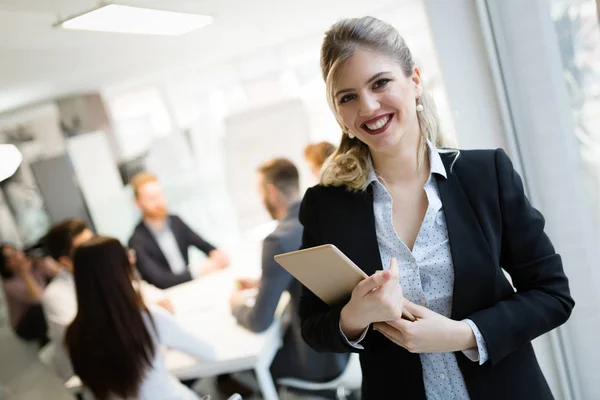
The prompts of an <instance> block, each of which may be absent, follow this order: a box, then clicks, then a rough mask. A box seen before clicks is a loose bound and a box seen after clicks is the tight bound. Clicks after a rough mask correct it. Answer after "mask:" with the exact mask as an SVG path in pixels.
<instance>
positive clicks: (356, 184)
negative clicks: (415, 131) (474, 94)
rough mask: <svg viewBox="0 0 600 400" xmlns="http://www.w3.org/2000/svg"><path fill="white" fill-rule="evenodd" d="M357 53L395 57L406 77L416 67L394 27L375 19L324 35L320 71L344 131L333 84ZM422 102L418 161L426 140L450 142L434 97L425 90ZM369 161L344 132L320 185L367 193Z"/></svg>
mask: <svg viewBox="0 0 600 400" xmlns="http://www.w3.org/2000/svg"><path fill="white" fill-rule="evenodd" d="M357 50H368V51H374V52H378V53H382V54H386V55H388V56H390V57H392V58H393V59H395V60H396V61H398V63H399V64H400V65H401V66H402V71H403V72H404V75H405V76H407V77H409V76H411V75H412V73H413V69H414V67H415V62H414V60H413V57H412V54H411V52H410V49H409V48H408V46H407V44H406V42H405V41H404V39H403V38H402V36H400V34H399V33H398V31H397V30H396V29H395V28H394V27H393V26H391V25H389V24H387V23H385V22H383V21H381V20H379V19H377V18H373V17H363V18H349V19H344V20H342V21H339V22H337V23H335V24H334V25H333V26H332V27H331V28H330V29H329V30H328V31H327V33H326V34H325V40H324V41H323V45H322V46H321V71H322V73H323V79H324V80H325V84H326V87H327V101H328V103H329V107H330V108H331V110H332V111H333V114H334V116H335V118H336V120H337V122H338V124H339V125H340V127H341V128H342V132H344V129H345V128H344V124H343V123H342V121H341V119H340V117H339V114H338V112H337V105H336V101H335V95H334V83H335V82H334V81H335V77H336V74H337V72H338V71H339V69H340V67H341V66H342V65H343V64H344V63H345V62H346V61H348V60H349V59H350V58H351V57H352V56H353V55H354V53H355V52H356V51H357ZM419 103H420V104H421V105H422V106H423V110H422V111H420V112H417V119H418V122H419V127H420V130H421V134H422V137H421V141H420V146H419V147H420V149H419V156H418V159H419V160H421V161H422V160H423V159H424V157H425V152H426V151H427V145H426V143H427V140H429V141H431V143H432V144H433V145H434V146H435V147H446V146H447V145H448V143H447V142H446V140H445V139H444V137H443V136H442V135H441V134H440V131H439V123H438V116H437V110H436V108H435V103H434V101H433V99H432V98H431V95H430V94H429V93H428V92H426V91H425V90H423V93H422V94H421V96H420V97H419ZM368 159H369V148H368V146H367V145H366V144H365V143H363V142H361V141H360V140H358V139H350V138H349V136H348V135H347V134H345V132H344V133H343V134H342V140H341V142H340V145H339V147H338V149H337V151H336V152H335V153H334V154H333V156H332V157H331V158H330V160H329V162H328V163H327V164H326V165H325V166H324V168H323V171H322V173H321V178H320V181H321V184H322V185H325V186H343V185H345V186H346V187H348V188H349V189H350V190H356V191H359V190H364V189H365V188H366V187H367V186H368V182H367V177H368V175H369V168H368ZM421 161H419V166H420V164H421Z"/></svg>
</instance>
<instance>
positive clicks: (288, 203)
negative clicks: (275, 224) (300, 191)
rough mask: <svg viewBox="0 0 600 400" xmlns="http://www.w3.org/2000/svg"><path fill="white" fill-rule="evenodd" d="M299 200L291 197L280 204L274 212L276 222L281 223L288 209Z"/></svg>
mask: <svg viewBox="0 0 600 400" xmlns="http://www.w3.org/2000/svg"><path fill="white" fill-rule="evenodd" d="M298 200H299V197H298V196H292V197H291V198H290V199H286V201H285V202H282V203H281V205H280V206H279V208H278V209H277V211H276V214H277V215H276V216H275V217H276V218H275V219H276V220H277V221H281V220H282V219H284V218H285V217H287V213H288V209H289V208H290V206H291V205H292V204H294V203H295V202H296V201H298Z"/></svg>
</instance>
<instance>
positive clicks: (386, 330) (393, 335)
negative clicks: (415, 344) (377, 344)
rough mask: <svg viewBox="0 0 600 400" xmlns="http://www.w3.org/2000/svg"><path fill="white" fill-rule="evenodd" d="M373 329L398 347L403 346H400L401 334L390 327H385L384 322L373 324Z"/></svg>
mask: <svg viewBox="0 0 600 400" xmlns="http://www.w3.org/2000/svg"><path fill="white" fill-rule="evenodd" d="M373 329H375V330H376V331H378V332H379V333H381V334H382V335H383V336H385V337H386V338H388V339H389V340H390V341H392V342H394V343H396V344H397V345H399V346H402V347H404V346H403V344H402V334H401V333H400V332H399V331H397V330H396V329H394V328H392V327H391V326H389V325H387V324H386V323H385V322H378V323H375V324H373Z"/></svg>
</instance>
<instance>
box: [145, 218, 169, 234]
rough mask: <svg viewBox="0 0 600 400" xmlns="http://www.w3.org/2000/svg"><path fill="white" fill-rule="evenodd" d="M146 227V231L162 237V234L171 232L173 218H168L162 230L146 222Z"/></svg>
mask: <svg viewBox="0 0 600 400" xmlns="http://www.w3.org/2000/svg"><path fill="white" fill-rule="evenodd" d="M144 225H145V226H146V229H148V230H149V231H150V232H152V233H153V234H154V235H160V234H161V233H164V232H168V231H170V230H171V218H170V217H167V220H166V221H165V225H164V226H163V228H162V229H154V228H153V227H152V226H151V225H150V224H147V223H146V221H144Z"/></svg>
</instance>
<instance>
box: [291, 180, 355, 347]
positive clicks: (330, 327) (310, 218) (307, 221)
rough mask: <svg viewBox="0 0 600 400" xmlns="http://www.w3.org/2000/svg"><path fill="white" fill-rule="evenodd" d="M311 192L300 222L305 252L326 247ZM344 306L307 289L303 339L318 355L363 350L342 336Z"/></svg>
mask: <svg viewBox="0 0 600 400" xmlns="http://www.w3.org/2000/svg"><path fill="white" fill-rule="evenodd" d="M311 190H312V189H309V190H308V191H307V192H306V194H305V195H304V199H303V200H302V205H301V206H300V215H299V217H300V223H301V224H302V225H303V226H304V231H303V233H302V249H306V248H309V247H314V246H319V245H322V244H324V243H322V240H321V239H320V235H319V226H318V221H317V215H316V207H317V204H316V199H313V198H312V197H313V196H312V191H311ZM344 306H345V303H342V304H338V305H335V306H333V307H330V306H328V305H327V304H326V303H325V302H323V301H322V300H321V299H320V298H319V297H317V296H316V295H315V294H314V293H312V292H311V291H310V290H308V289H307V288H306V287H303V289H302V296H301V298H300V307H299V308H300V309H299V313H300V319H301V321H302V322H301V323H302V337H303V338H304V340H305V341H306V343H308V345H309V346H310V347H312V348H313V349H314V350H316V351H318V352H333V353H350V352H355V353H357V352H361V351H362V349H358V348H356V347H353V346H351V345H350V344H349V343H348V341H347V340H346V339H345V338H344V337H343V336H342V332H341V330H340V313H341V311H342V308H344Z"/></svg>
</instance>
